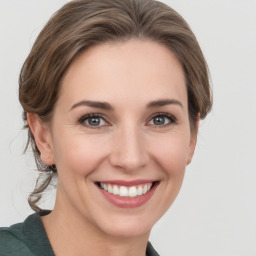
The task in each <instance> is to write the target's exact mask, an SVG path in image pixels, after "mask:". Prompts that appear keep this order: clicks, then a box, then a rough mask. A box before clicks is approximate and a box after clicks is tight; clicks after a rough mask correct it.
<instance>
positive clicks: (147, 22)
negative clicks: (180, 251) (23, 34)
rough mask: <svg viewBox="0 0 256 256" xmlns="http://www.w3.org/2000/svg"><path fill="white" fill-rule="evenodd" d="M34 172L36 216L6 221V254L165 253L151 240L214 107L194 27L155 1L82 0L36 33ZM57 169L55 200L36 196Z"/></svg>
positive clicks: (28, 80) (30, 81) (0, 234)
mask: <svg viewBox="0 0 256 256" xmlns="http://www.w3.org/2000/svg"><path fill="white" fill-rule="evenodd" d="M19 99H20V102H21V105H22V107H23V109H24V115H23V118H24V122H25V127H26V129H27V130H28V145H30V146H31V147H32V149H33V151H34V155H35V160H36V163H37V166H38V170H39V171H40V172H41V173H42V174H43V177H44V179H43V180H42V177H41V178H40V179H38V182H37V185H36V188H35V190H34V192H33V193H32V194H31V195H30V198H29V203H30V206H31V207H32V209H34V210H35V212H36V213H35V214H33V215H31V216H29V217H28V218H27V219H26V220H25V222H24V223H19V224H16V225H13V226H11V227H10V228H2V229H1V231H0V241H1V244H0V245H1V247H0V248H1V253H2V254H1V255H135V256H142V255H145V254H146V255H148V256H149V255H158V254H157V252H156V251H155V250H154V249H153V247H152V245H151V244H150V243H149V242H148V238H149V234H150V231H151V229H152V227H153V225H154V224H155V223H156V221H157V220H158V219H159V218H160V217H161V216H162V215H163V214H164V213H165V212H166V211H167V209H168V208H169V207H170V206H171V204H172V203H173V201H174V200H175V198H176V196H177V194H178V192H179V189H180V187H181V184H182V180H183V177H184V172H185V168H186V165H187V164H189V163H190V162H191V159H192V156H193V153H194V149H195V145H196V138H197V131H198V125H199V120H200V118H201V119H202V118H205V116H206V115H207V113H208V112H209V110H210V108H211V98H210V88H209V81H208V72H207V65H206V62H205V60H204V57H203V54H202V52H201V50H200V47H199V45H198V42H197V40H196V38H195V36H194V34H193V33H192V31H191V30H190V28H189V26H188V25H187V24H186V22H185V21H184V20H183V19H182V17H181V16H180V15H179V14H177V13H176V12H175V11H174V10H173V9H171V8H170V7H168V6H166V5H165V4H162V3H160V2H157V1H153V0H106V1H101V0H94V1H92V0H75V1H71V2H69V3H68V4H66V5H65V6H63V7H62V8H61V9H60V10H59V11H58V12H57V13H56V14H55V15H54V16H53V17H52V18H51V19H50V21H49V22H48V23H47V25H46V26H45V28H44V29H43V30H42V32H41V33H40V34H39V36H38V38H37V40H36V42H35V44H34V46H33V48H32V50H31V52H30V54H29V56H28V58H27V59H26V61H25V63H24V66H23V68H22V70H21V74H20V87H19ZM54 177H57V179H58V185H57V196H56V202H55V207H54V209H53V210H52V211H51V212H50V211H43V210H41V209H40V207H39V206H38V202H39V200H40V199H41V196H42V193H43V192H44V190H45V189H46V188H47V186H48V185H49V184H50V182H51V181H52V179H53V178H54Z"/></svg>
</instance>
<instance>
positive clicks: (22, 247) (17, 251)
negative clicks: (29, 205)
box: [0, 211, 159, 256]
mask: <svg viewBox="0 0 256 256" xmlns="http://www.w3.org/2000/svg"><path fill="white" fill-rule="evenodd" d="M48 213H49V211H43V212H41V213H40V215H46V214H48ZM40 215H39V214H32V215H30V216H29V217H28V218H27V219H26V220H25V221H24V222H22V223H18V224H14V225H12V226H11V227H9V228H0V256H44V255H45V256H54V253H53V250H52V247H51V245H50V242H49V240H48V237H47V235H46V232H45V229H44V226H43V223H42V221H41V218H40ZM147 256H159V254H158V253H157V252H156V251H155V250H154V248H153V247H152V245H151V244H150V243H148V246H147Z"/></svg>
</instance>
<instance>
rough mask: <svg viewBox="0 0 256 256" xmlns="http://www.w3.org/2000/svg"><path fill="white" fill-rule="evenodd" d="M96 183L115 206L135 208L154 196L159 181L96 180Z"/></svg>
mask: <svg viewBox="0 0 256 256" xmlns="http://www.w3.org/2000/svg"><path fill="white" fill-rule="evenodd" d="M96 185H97V187H98V188H99V189H100V191H101V192H102V193H103V195H104V196H105V198H106V199H108V201H110V202H111V203H112V204H114V205H115V206H118V207H121V208H134V207H139V206H141V205H142V204H144V203H146V202H147V201H148V200H149V199H150V198H151V197H152V195H153V194H154V191H155V190H156V188H157V186H158V185H159V181H135V182H124V181H106V182H105V181H104V182H103V181H102V182H96Z"/></svg>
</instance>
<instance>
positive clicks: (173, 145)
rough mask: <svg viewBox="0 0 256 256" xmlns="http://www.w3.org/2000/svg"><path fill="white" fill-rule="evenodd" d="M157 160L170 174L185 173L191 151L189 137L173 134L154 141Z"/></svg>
mask: <svg viewBox="0 0 256 256" xmlns="http://www.w3.org/2000/svg"><path fill="white" fill-rule="evenodd" d="M154 145H155V146H156V145H157V146H156V147H154V153H153V154H152V155H154V156H155V158H156V161H157V162H158V164H159V165H160V166H161V167H162V169H163V170H164V172H165V174H167V175H168V176H172V177H174V176H179V175H183V174H184V171H185V168H186V165H187V159H188V153H189V139H188V138H187V136H186V135H184V136H178V135H177V136H172V137H171V138H170V137H169V138H166V139H164V140H161V141H158V143H154Z"/></svg>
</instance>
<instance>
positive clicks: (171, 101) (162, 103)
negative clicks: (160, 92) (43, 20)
mask: <svg viewBox="0 0 256 256" xmlns="http://www.w3.org/2000/svg"><path fill="white" fill-rule="evenodd" d="M172 104H174V105H178V106H180V107H181V108H183V105H182V103H181V102H180V101H178V100H175V99H161V100H154V101H152V102H149V103H148V104H147V108H155V107H163V106H166V105H172Z"/></svg>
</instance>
